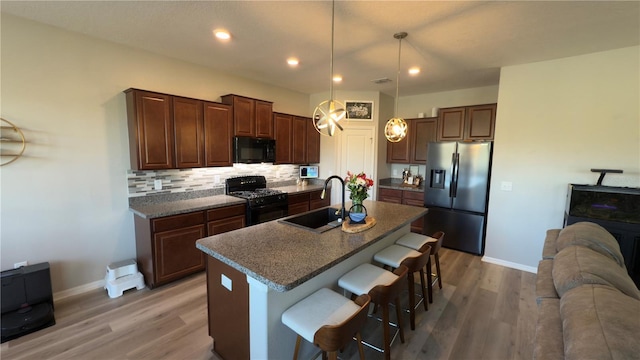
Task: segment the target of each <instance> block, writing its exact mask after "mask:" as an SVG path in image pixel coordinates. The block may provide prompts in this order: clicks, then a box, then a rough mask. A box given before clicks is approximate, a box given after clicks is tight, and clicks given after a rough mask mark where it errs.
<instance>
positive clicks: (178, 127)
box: [172, 96, 204, 168]
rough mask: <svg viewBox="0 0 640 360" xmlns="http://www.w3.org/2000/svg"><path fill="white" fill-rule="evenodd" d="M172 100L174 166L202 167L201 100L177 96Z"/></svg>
mask: <svg viewBox="0 0 640 360" xmlns="http://www.w3.org/2000/svg"><path fill="white" fill-rule="evenodd" d="M172 100H173V127H174V134H175V159H176V167H177V168H196V167H203V166H204V146H203V140H204V135H203V124H202V101H200V100H195V99H188V98H181V97H177V96H173V97H172Z"/></svg>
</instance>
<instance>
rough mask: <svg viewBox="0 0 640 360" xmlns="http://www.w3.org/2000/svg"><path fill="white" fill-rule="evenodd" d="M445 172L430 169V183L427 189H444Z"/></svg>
mask: <svg viewBox="0 0 640 360" xmlns="http://www.w3.org/2000/svg"><path fill="white" fill-rule="evenodd" d="M445 178H446V176H445V170H442V169H431V181H429V187H430V188H432V189H444V179H445Z"/></svg>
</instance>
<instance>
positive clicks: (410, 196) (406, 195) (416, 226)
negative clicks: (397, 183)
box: [402, 190, 424, 234]
mask: <svg viewBox="0 0 640 360" xmlns="http://www.w3.org/2000/svg"><path fill="white" fill-rule="evenodd" d="M402 203H403V204H404V205H411V206H418V207H424V193H423V192H418V191H408V190H404V191H402ZM423 226H424V216H423V217H421V218H420V219H418V220H415V221H414V222H412V223H411V232H414V233H418V234H422V229H423Z"/></svg>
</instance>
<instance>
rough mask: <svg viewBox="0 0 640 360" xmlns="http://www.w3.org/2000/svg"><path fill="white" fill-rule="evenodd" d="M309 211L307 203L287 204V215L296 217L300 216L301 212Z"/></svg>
mask: <svg viewBox="0 0 640 360" xmlns="http://www.w3.org/2000/svg"><path fill="white" fill-rule="evenodd" d="M307 211H309V203H308V202H299V203H295V204H291V203H289V213H288V215H289V216H291V215H296V214H301V213H303V212H307Z"/></svg>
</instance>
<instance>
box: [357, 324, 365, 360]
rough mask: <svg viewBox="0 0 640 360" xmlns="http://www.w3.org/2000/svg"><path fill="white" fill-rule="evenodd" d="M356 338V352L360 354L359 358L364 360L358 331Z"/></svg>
mask: <svg viewBox="0 0 640 360" xmlns="http://www.w3.org/2000/svg"><path fill="white" fill-rule="evenodd" d="M356 339H357V340H358V353H359V354H360V360H364V347H363V346H362V336H361V335H360V332H359V331H358V332H357V333H356Z"/></svg>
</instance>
